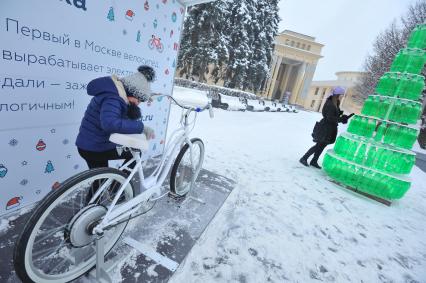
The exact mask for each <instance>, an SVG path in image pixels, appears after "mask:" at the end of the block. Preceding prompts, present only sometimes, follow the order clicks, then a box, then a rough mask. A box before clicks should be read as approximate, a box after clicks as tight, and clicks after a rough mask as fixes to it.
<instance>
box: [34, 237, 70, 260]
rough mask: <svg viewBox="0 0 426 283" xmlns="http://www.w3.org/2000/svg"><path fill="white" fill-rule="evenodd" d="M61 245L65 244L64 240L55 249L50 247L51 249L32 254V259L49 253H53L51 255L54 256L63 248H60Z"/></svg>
mask: <svg viewBox="0 0 426 283" xmlns="http://www.w3.org/2000/svg"><path fill="white" fill-rule="evenodd" d="M63 243H65V240H63V239H62V240H61V243H59V245H58V246H57V247H51V248H48V249H47V250H41V251H38V252H35V253H33V258H34V256H37V257H38V256H39V255H45V254H48V253H49V252H51V251H54V252H53V254H54V255H55V254H57V253H58V252H59V250H60V249H61V248H62V247H64V246H62V244H63Z"/></svg>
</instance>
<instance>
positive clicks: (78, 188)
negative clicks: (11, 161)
mask: <svg viewBox="0 0 426 283" xmlns="http://www.w3.org/2000/svg"><path fill="white" fill-rule="evenodd" d="M126 178H127V176H126V175H125V174H124V173H123V172H121V171H119V170H117V169H113V168H98V169H92V170H88V171H84V172H82V173H80V174H77V175H76V176H74V177H72V178H70V179H68V180H66V181H65V182H64V183H63V184H62V185H61V186H60V187H59V188H58V189H57V190H55V191H52V192H51V193H49V194H48V195H47V196H46V197H45V198H44V199H43V200H42V201H41V202H40V203H39V204H38V205H37V207H36V209H35V210H34V211H33V213H32V215H31V217H30V219H29V220H28V222H27V223H26V225H25V227H24V230H23V231H22V233H21V235H20V236H19V238H18V241H17V243H16V246H15V250H14V258H13V259H14V266H15V271H16V273H17V275H18V277H19V278H20V279H21V280H22V281H23V282H44V283H53V282H55V283H62V282H70V281H72V280H75V279H76V278H78V277H80V276H82V275H83V274H85V273H86V272H88V271H89V270H91V269H92V268H93V267H94V266H95V264H96V250H95V236H94V235H92V233H91V231H92V229H93V228H94V227H95V226H96V225H97V224H98V223H99V222H100V221H101V220H102V219H103V217H104V215H105V213H106V211H107V210H108V207H109V206H110V205H111V203H112V200H113V198H114V196H115V194H116V192H117V190H118V188H119V187H120V186H121V185H122V184H123V183H124V182H125V180H126ZM104 184H105V185H106V186H105V188H104V189H103V191H102V192H101V194H100V196H99V197H98V198H97V199H96V200H95V201H94V202H93V203H92V204H89V205H88V194H90V189H92V188H93V187H94V186H95V187H96V188H97V189H100V188H102V186H103V185H104ZM133 197H134V190H133V184H132V183H131V182H130V183H129V184H128V185H127V187H126V188H125V189H124V192H123V197H121V198H120V203H124V202H126V201H128V200H130V199H131V198H133ZM117 205H119V204H117ZM126 226H127V222H124V223H121V224H119V225H117V226H115V227H113V228H111V229H110V230H107V231H105V235H104V237H105V254H107V253H108V252H109V251H110V250H111V249H112V248H113V247H114V245H115V243H116V242H117V241H118V239H119V238H120V236H121V234H122V233H123V231H124V229H125V228H126Z"/></svg>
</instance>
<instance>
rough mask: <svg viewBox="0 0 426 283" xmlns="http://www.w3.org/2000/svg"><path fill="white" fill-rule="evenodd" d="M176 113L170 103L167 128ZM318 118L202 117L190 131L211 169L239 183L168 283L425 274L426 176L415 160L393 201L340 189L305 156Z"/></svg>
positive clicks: (425, 277)
mask: <svg viewBox="0 0 426 283" xmlns="http://www.w3.org/2000/svg"><path fill="white" fill-rule="evenodd" d="M179 115H180V110H179V109H178V108H177V107H175V106H174V107H172V111H171V116H170V121H169V125H170V127H173V125H175V124H178V121H179V117H180V116H179ZM319 119H320V115H319V114H318V113H312V112H304V111H301V112H299V113H269V112H262V113H258V112H232V111H224V110H219V109H215V118H214V119H210V118H209V115H208V113H201V114H199V115H198V121H197V125H196V127H195V129H194V131H193V133H192V136H194V137H200V138H202V139H203V141H204V143H205V148H206V156H205V161H204V162H205V163H204V168H205V169H207V170H210V171H213V172H215V173H218V174H221V175H224V176H227V177H229V178H232V179H234V180H235V181H236V182H237V187H236V188H235V189H234V190H233V192H232V193H231V195H230V196H229V198H228V199H227V201H226V202H225V204H224V205H223V207H222V208H221V210H220V211H219V212H218V214H217V215H216V217H215V218H214V220H213V221H212V222H211V224H210V225H209V226H208V228H207V229H206V231H205V232H204V233H203V235H202V237H201V238H200V240H199V241H198V242H197V244H196V245H195V246H194V248H193V249H192V251H191V252H190V254H189V255H188V256H187V258H186V260H185V262H184V263H182V264H181V266H180V267H179V269H178V271H177V272H176V274H175V275H174V276H173V277H172V279H171V281H170V282H174V283H176V282H225V281H228V282H229V281H231V282H234V281H239V282H266V281H271V282H283V281H285V280H289V281H291V282H312V281H315V280H321V281H327V282H361V281H363V282H408V281H411V280H415V281H412V282H425V281H426V237H425V236H424V235H426V184H425V182H424V180H425V174H424V173H423V172H422V171H421V170H420V169H418V168H417V167H415V168H414V170H413V172H412V174H411V176H412V179H413V185H412V188H411V189H410V190H409V191H408V193H407V194H406V196H405V197H404V198H403V199H401V200H400V201H396V202H394V203H393V204H392V206H391V207H386V206H384V205H382V204H379V203H377V202H375V201H372V200H369V199H366V198H363V197H361V196H359V195H357V194H355V193H352V192H349V191H346V190H344V189H342V188H340V187H339V186H337V185H336V184H334V183H331V182H330V181H329V180H328V178H327V175H326V174H325V173H324V172H323V171H320V170H316V169H313V168H305V167H303V166H301V165H300V164H299V163H298V159H299V158H300V156H302V155H303V154H304V152H305V151H306V150H307V149H308V148H309V147H310V146H312V145H313V144H312V139H311V137H310V134H311V131H312V127H313V125H314V123H315V121H317V120H319ZM171 130H172V129H169V132H171ZM341 130H342V129H341ZM422 180H423V182H422Z"/></svg>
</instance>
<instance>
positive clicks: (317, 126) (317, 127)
mask: <svg viewBox="0 0 426 283" xmlns="http://www.w3.org/2000/svg"><path fill="white" fill-rule="evenodd" d="M321 125H322V123H321V121H319V122H316V123H315V126H314V129H313V131H312V137H313V138H314V140H316V139H317V138H318V137H319V135H320V131H321Z"/></svg>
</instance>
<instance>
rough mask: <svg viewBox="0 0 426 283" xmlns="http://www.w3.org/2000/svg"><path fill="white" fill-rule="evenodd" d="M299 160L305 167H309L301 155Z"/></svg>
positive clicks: (306, 160)
mask: <svg viewBox="0 0 426 283" xmlns="http://www.w3.org/2000/svg"><path fill="white" fill-rule="evenodd" d="M299 162H300V163H302V164H303V165H305V166H306V167H309V164H308V159H306V158H304V157H302V158H300V160H299Z"/></svg>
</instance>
